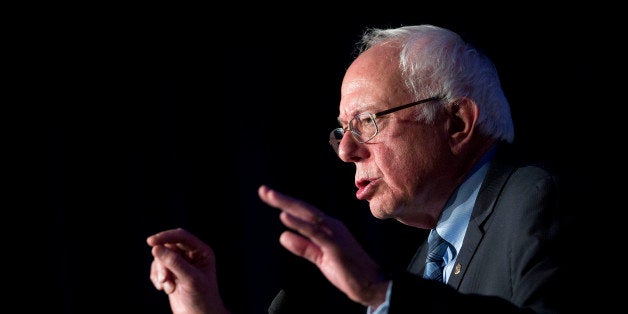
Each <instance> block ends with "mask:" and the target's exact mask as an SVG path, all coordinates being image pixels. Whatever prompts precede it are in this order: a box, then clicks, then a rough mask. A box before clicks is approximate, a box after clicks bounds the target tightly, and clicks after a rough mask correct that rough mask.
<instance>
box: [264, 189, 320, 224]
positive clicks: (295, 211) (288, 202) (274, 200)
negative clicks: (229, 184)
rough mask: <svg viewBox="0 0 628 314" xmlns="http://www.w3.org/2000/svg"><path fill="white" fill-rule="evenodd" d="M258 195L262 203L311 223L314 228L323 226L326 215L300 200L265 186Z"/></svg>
mask: <svg viewBox="0 0 628 314" xmlns="http://www.w3.org/2000/svg"><path fill="white" fill-rule="evenodd" d="M258 194H259V197H260V199H262V201H264V202H265V203H266V204H268V205H270V206H272V207H275V208H279V209H281V210H282V211H283V212H284V213H288V214H290V215H292V216H295V217H297V218H299V219H300V220H302V221H306V222H309V223H310V224H312V225H314V226H316V225H321V223H322V222H323V221H324V219H325V218H324V217H325V214H324V213H323V212H321V211H320V210H318V209H317V208H316V207H314V206H312V205H310V204H308V203H306V202H303V201H301V200H299V199H295V198H292V197H290V196H288V195H285V194H282V193H279V192H277V191H275V190H272V189H270V188H268V187H267V186H265V185H262V186H260V187H259V189H258Z"/></svg>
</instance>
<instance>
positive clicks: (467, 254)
mask: <svg viewBox="0 0 628 314" xmlns="http://www.w3.org/2000/svg"><path fill="white" fill-rule="evenodd" d="M500 153H501V154H500ZM504 154H507V153H506V152H503V151H501V152H500V151H498V152H497V154H496V156H495V158H494V159H493V162H492V163H491V166H490V168H489V170H488V172H487V174H486V178H485V179H484V183H483V184H482V187H481V188H480V192H479V193H478V197H477V200H476V202H475V205H474V206H473V212H472V213H471V218H470V221H469V226H468V227H467V231H466V233H465V236H464V241H463V243H462V248H461V250H460V252H458V256H457V257H456V264H455V265H454V268H453V269H452V271H451V275H450V276H449V281H448V282H447V284H448V285H450V286H452V287H454V288H456V289H458V288H459V287H460V283H461V282H462V280H463V278H464V274H465V272H466V270H467V268H468V266H469V263H470V262H471V260H472V259H473V255H474V254H475V252H476V251H477V248H478V245H479V244H480V242H481V241H482V237H483V236H484V228H483V226H484V223H485V222H486V220H487V219H488V217H489V216H490V215H491V213H492V212H493V209H494V207H495V202H496V200H497V198H498V197H499V194H500V193H501V190H502V188H503V187H504V184H505V183H506V180H507V179H508V177H509V176H510V174H511V172H512V170H513V169H514V167H513V166H512V165H511V164H509V163H505V162H504V161H505V160H508V157H505V158H504V156H503V155H504Z"/></svg>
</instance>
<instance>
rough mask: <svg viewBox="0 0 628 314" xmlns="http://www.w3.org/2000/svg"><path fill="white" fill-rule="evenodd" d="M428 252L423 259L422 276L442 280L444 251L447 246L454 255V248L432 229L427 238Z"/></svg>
mask: <svg viewBox="0 0 628 314" xmlns="http://www.w3.org/2000/svg"><path fill="white" fill-rule="evenodd" d="M428 245H429V247H428V250H429V251H428V253H427V258H426V259H425V272H424V273H423V277H424V278H427V279H432V280H436V281H441V282H442V281H443V268H445V252H447V248H448V247H449V248H450V249H451V250H452V252H453V255H455V252H456V249H455V248H454V247H453V246H452V245H451V244H450V243H449V242H447V241H445V239H443V238H441V236H440V235H438V232H436V230H433V231H432V233H431V234H430V238H429V239H428Z"/></svg>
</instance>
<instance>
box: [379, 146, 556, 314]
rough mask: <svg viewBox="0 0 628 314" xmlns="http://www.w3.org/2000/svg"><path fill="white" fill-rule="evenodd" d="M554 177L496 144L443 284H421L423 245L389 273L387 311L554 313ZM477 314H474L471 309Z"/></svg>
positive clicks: (423, 257)
mask: <svg viewBox="0 0 628 314" xmlns="http://www.w3.org/2000/svg"><path fill="white" fill-rule="evenodd" d="M559 195H560V191H559V182H558V180H557V177H556V176H555V175H554V174H553V173H552V172H549V171H548V170H547V169H546V168H545V167H543V166H541V165H540V164H534V163H525V162H522V161H518V160H517V158H516V156H513V152H511V151H510V148H507V147H500V148H499V150H498V151H497V153H496V155H495V158H494V160H493V163H492V164H491V166H490V168H489V170H488V173H487V175H486V177H485V179H484V182H483V184H482V187H481V189H480V192H479V194H478V197H477V200H476V203H475V206H474V208H473V213H472V215H471V219H470V221H469V226H468V228H467V232H466V234H465V237H464V242H463V244H462V248H461V250H460V252H459V253H458V256H457V258H456V264H455V266H454V269H453V270H452V273H451V274H450V278H449V282H448V283H447V286H445V285H443V284H440V283H435V282H429V281H426V280H422V279H420V278H419V276H420V274H422V273H423V268H424V265H425V256H426V250H427V245H426V244H425V243H424V244H423V245H422V246H421V247H420V248H419V250H418V251H417V253H416V255H415V256H414V258H413V260H412V261H411V263H410V265H409V267H408V272H400V273H396V274H395V275H394V278H393V290H392V294H391V304H390V311H389V313H391V314H393V313H410V312H414V311H413V309H424V310H423V311H422V313H429V312H431V311H433V312H438V313H450V312H451V313H454V312H455V313H462V312H473V313H475V312H477V313H514V312H520V311H529V312H537V313H556V312H560V310H561V304H562V300H560V298H561V297H562V296H563V295H564V293H565V290H561V289H562V288H565V287H563V286H562V285H561V282H562V278H561V276H562V273H561V263H562V258H563V252H562V251H561V240H562V238H561V236H560V232H561V231H562V230H561V228H562V224H563V222H564V221H563V216H562V215H561V214H562V213H561V210H560V209H561V207H560V197H559ZM476 310H477V311H476Z"/></svg>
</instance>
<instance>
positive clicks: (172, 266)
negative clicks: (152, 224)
mask: <svg viewBox="0 0 628 314" xmlns="http://www.w3.org/2000/svg"><path fill="white" fill-rule="evenodd" d="M146 242H147V243H148V245H150V246H152V250H151V253H152V255H153V257H154V260H153V262H152V264H151V273H150V280H151V282H152V283H153V285H154V286H155V288H157V289H158V290H163V291H164V292H166V293H168V294H170V293H172V292H174V290H175V289H176V286H177V285H176V283H177V282H191V281H192V280H194V278H195V277H198V278H201V277H207V274H209V273H210V272H211V271H212V270H213V267H214V264H215V257H214V253H213V250H212V249H211V248H210V247H209V246H208V245H206V244H205V243H204V242H202V241H201V240H200V239H199V238H197V237H196V236H194V235H192V234H191V233H189V232H188V231H186V230H184V229H181V228H179V229H171V230H166V231H163V232H159V233H157V234H154V235H152V236H150V237H148V238H147V239H146Z"/></svg>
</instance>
